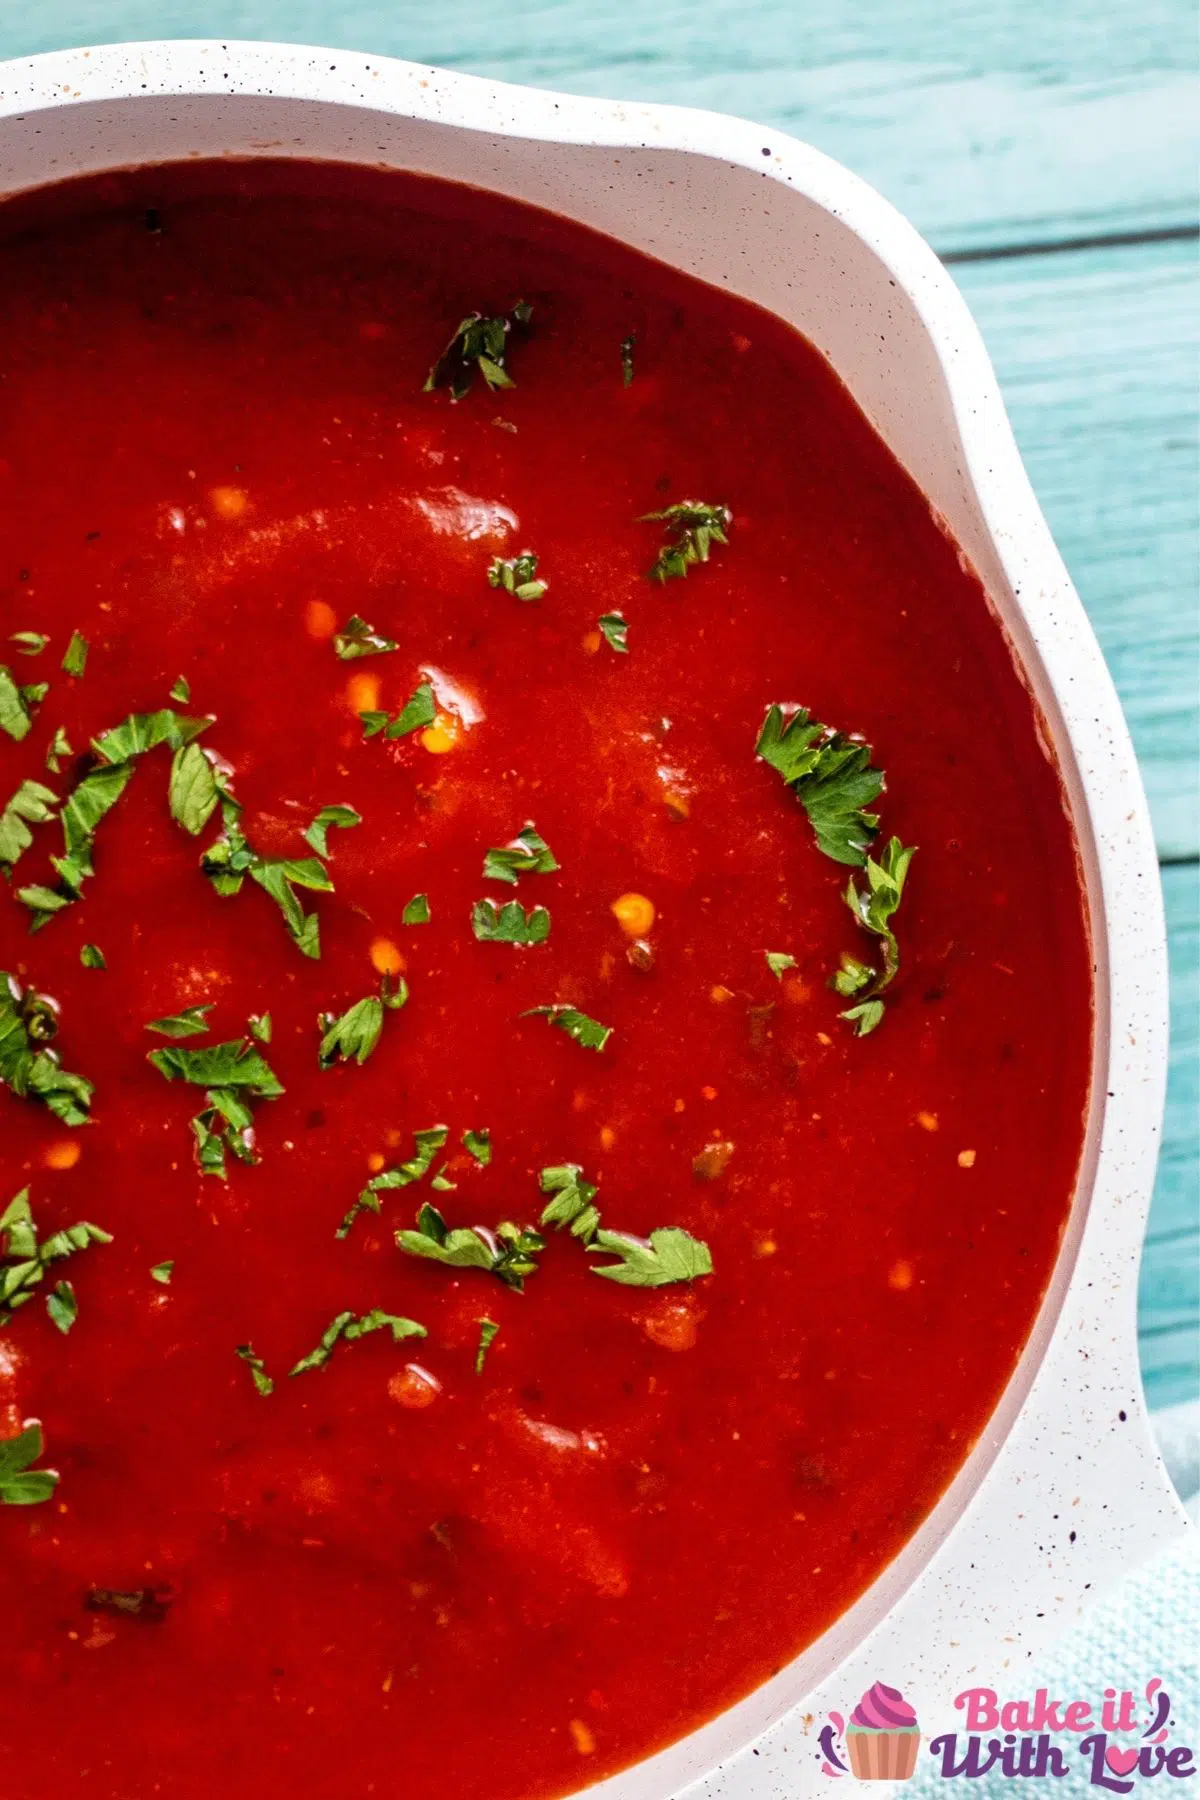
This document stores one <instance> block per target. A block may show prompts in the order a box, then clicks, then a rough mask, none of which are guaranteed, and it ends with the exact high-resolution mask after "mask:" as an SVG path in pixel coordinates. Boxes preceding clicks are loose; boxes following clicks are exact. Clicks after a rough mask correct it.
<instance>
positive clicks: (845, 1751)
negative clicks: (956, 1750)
mask: <svg viewBox="0 0 1200 1800" xmlns="http://www.w3.org/2000/svg"><path fill="white" fill-rule="evenodd" d="M818 1742H819V1743H820V1746H821V1756H822V1763H821V1770H822V1773H823V1774H825V1775H835V1776H836V1775H845V1774H851V1775H855V1776H856V1777H857V1778H858V1780H859V1781H907V1780H908V1779H909V1777H910V1775H912V1773H913V1771H914V1770H915V1768H916V1766H917V1751H918V1750H919V1749H920V1747H921V1728H920V1726H919V1725H918V1724H917V1715H916V1713H915V1712H914V1711H913V1709H912V1707H911V1706H910V1705H909V1704H908V1701H907V1700H906V1699H905V1698H904V1696H903V1694H902V1693H901V1692H900V1690H899V1688H894V1687H888V1685H887V1683H886V1682H884V1681H877V1682H875V1683H874V1685H873V1686H871V1687H869V1688H868V1689H867V1691H866V1693H865V1694H864V1695H863V1697H862V1699H861V1700H860V1701H859V1703H858V1705H857V1706H856V1707H855V1708H854V1711H853V1712H852V1713H851V1714H850V1717H849V1719H844V1718H843V1717H842V1715H841V1713H830V1715H829V1721H828V1723H827V1724H826V1725H824V1726H822V1728H821V1731H820V1733H819V1734H818Z"/></svg>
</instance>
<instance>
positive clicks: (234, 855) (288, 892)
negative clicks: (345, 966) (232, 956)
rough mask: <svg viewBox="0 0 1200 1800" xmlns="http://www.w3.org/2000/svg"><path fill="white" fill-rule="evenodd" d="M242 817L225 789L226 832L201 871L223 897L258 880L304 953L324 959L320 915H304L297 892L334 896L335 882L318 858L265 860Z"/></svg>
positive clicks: (211, 848) (208, 852) (205, 856)
mask: <svg viewBox="0 0 1200 1800" xmlns="http://www.w3.org/2000/svg"><path fill="white" fill-rule="evenodd" d="M326 810H327V811H331V810H334V809H332V808H327V809H326ZM346 810H347V811H349V810H350V809H349V808H346ZM241 812H242V808H241V803H240V802H239V801H238V800H236V799H235V798H234V796H233V795H232V794H231V793H229V792H228V790H227V789H225V788H224V787H222V789H221V818H222V821H223V825H222V830H221V833H220V835H219V837H217V839H216V840H215V842H214V843H212V844H210V845H209V847H208V849H207V850H205V852H204V853H203V855H202V856H201V858H200V867H201V868H202V869H203V871H204V873H205V874H206V875H207V876H208V879H209V880H210V881H211V882H212V884H213V887H214V888H215V889H216V891H217V893H218V894H222V895H228V894H237V893H239V892H240V891H241V887H242V883H243V881H244V880H245V878H246V876H247V875H249V876H250V879H251V880H252V881H256V882H257V883H258V885H259V887H261V888H262V889H263V890H264V891H265V892H266V893H268V894H270V896H271V898H272V900H274V902H275V904H276V905H277V906H278V908H279V910H280V912H281V913H282V914H283V922H284V924H285V925H286V926H287V928H288V932H289V933H290V935H291V937H292V939H293V941H294V943H295V944H296V946H297V948H298V949H299V951H300V952H301V954H302V955H303V956H311V957H314V958H317V957H319V956H320V954H321V940H320V921H319V920H318V918H317V915H316V914H315V913H306V912H305V911H304V908H303V906H302V905H301V904H300V901H299V899H298V898H297V896H296V892H295V890H296V888H298V887H302V888H312V889H315V890H316V891H317V892H318V893H331V892H332V891H333V882H332V881H331V880H330V877H329V871H328V869H326V867H325V864H324V862H323V861H322V860H321V858H320V857H319V856H305V857H287V856H262V855H260V854H259V852H258V851H257V850H255V849H254V847H253V845H252V844H251V843H250V842H249V840H248V838H247V837H246V834H245V833H244V831H243V830H242V827H241ZM328 822H329V821H327V823H328ZM314 823H315V821H314Z"/></svg>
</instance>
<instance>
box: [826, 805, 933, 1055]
mask: <svg viewBox="0 0 1200 1800" xmlns="http://www.w3.org/2000/svg"><path fill="white" fill-rule="evenodd" d="M915 855H916V849H915V847H914V846H912V845H905V844H902V843H901V842H900V839H899V838H896V837H893V838H889V839H888V841H887V843H886V844H885V845H884V849H883V854H882V856H881V857H880V858H879V859H878V860H876V858H875V857H873V856H868V857H867V860H866V865H865V871H864V873H865V877H866V880H865V883H864V885H863V886H862V887H861V888H860V887H859V886H858V885H857V883H856V880H855V877H854V876H853V875H852V876H851V877H850V880H849V882H848V883H847V885H846V895H845V899H846V905H847V906H848V907H849V908H850V911H851V912H852V913H853V914H854V917H855V919H856V920H857V921H858V923H859V925H861V926H862V929H863V930H864V931H866V932H869V933H870V935H871V936H872V937H875V938H878V940H879V944H880V949H881V951H882V955H881V957H880V966H879V968H878V969H875V968H874V967H872V966H871V965H870V964H868V963H864V962H860V961H859V959H858V958H857V957H855V956H849V955H846V956H843V958H842V966H841V968H840V969H839V970H838V971H837V973H836V974H835V975H834V977H833V979H832V981H831V983H830V985H831V987H833V989H834V991H835V992H836V993H839V994H841V995H842V996H843V997H844V998H845V999H853V1000H854V1001H855V1002H856V1004H855V1005H854V1006H850V1007H847V1009H846V1010H845V1012H843V1014H842V1018H843V1019H846V1020H848V1021H849V1023H850V1024H852V1025H853V1026H854V1030H855V1035H856V1036H858V1037H866V1036H867V1035H868V1034H869V1033H870V1032H872V1031H874V1030H875V1028H876V1026H877V1025H878V1024H879V1022H880V1020H881V1019H882V1017H883V1002H882V1000H880V999H879V995H880V994H881V993H882V991H883V989H884V988H886V987H888V986H889V985H890V984H891V982H892V981H894V980H895V978H896V973H897V971H898V970H899V967H900V946H899V944H898V943H897V942H896V934H895V932H894V931H893V930H892V919H893V917H894V916H895V913H896V910H897V908H898V907H899V905H900V901H901V899H902V898H903V895H904V883H905V880H906V879H907V876H908V868H909V864H910V863H911V862H912V859H913V857H914V856H915Z"/></svg>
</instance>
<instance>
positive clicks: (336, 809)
mask: <svg viewBox="0 0 1200 1800" xmlns="http://www.w3.org/2000/svg"><path fill="white" fill-rule="evenodd" d="M361 824H362V814H361V813H357V812H355V810H354V808H353V807H352V806H323V807H322V808H321V810H320V812H319V813H318V814H317V816H316V818H315V819H314V820H313V822H312V824H311V825H310V826H309V828H308V830H307V831H306V832H305V834H304V837H305V841H306V842H307V843H309V844H311V845H312V847H313V849H314V850H315V851H316V853H317V855H318V856H328V855H329V843H328V838H329V828H330V826H331V825H337V826H340V827H341V829H342V830H343V831H348V830H349V829H350V827H351V826H352V825H361Z"/></svg>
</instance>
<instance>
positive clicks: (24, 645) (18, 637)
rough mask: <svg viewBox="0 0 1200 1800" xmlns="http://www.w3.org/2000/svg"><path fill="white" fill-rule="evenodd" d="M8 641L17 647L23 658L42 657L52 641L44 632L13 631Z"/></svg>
mask: <svg viewBox="0 0 1200 1800" xmlns="http://www.w3.org/2000/svg"><path fill="white" fill-rule="evenodd" d="M8 641H9V643H10V644H15V645H16V646H17V649H18V650H19V651H20V652H21V655H22V656H40V655H41V654H42V651H43V650H44V649H45V648H46V645H47V644H48V643H49V642H50V639H49V638H48V637H47V635H46V633H45V632H44V631H11V632H10V633H9V636H8Z"/></svg>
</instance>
